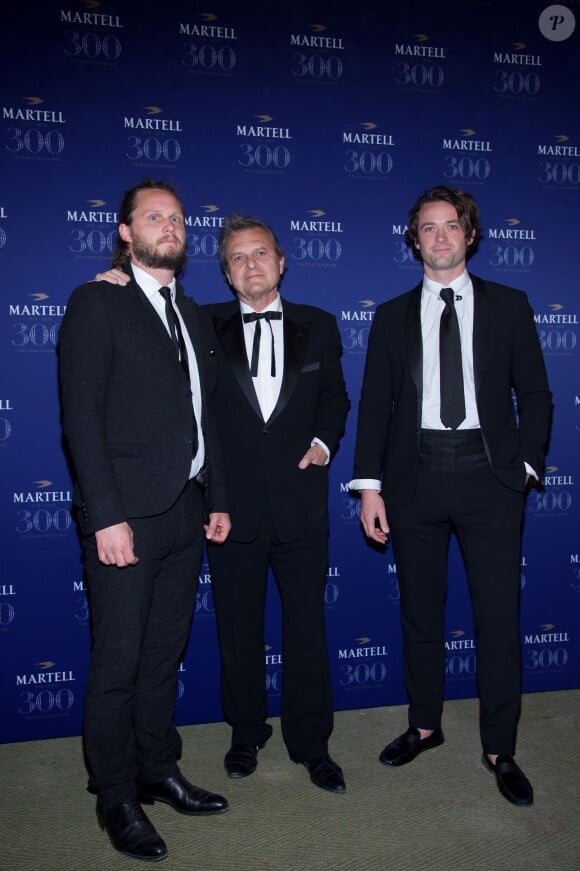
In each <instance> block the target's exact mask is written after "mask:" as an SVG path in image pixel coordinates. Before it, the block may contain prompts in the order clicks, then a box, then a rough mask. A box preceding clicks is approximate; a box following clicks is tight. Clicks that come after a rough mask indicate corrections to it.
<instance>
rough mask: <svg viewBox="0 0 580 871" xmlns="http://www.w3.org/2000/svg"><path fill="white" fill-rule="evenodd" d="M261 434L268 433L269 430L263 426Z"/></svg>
mask: <svg viewBox="0 0 580 871" xmlns="http://www.w3.org/2000/svg"><path fill="white" fill-rule="evenodd" d="M262 435H270V430H269V429H266V427H264V429H263V430H262Z"/></svg>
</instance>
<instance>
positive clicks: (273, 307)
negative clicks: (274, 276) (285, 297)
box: [240, 294, 282, 315]
mask: <svg viewBox="0 0 580 871" xmlns="http://www.w3.org/2000/svg"><path fill="white" fill-rule="evenodd" d="M240 310H241V312H242V314H243V315H245V314H249V313H250V312H253V311H255V309H253V308H252V306H251V305H248V304H247V303H246V302H243V301H242V300H240ZM261 311H262V312H281V311H282V297H281V296H280V294H278V295H277V296H276V299H275V300H273V301H272V302H271V303H270V305H267V306H266V308H264V309H262V310H261Z"/></svg>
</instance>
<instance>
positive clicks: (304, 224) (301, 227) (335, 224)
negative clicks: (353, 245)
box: [290, 209, 343, 233]
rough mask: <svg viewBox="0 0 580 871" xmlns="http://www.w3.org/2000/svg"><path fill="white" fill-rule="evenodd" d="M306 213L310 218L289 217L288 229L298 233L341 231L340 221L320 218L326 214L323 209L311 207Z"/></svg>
mask: <svg viewBox="0 0 580 871" xmlns="http://www.w3.org/2000/svg"><path fill="white" fill-rule="evenodd" d="M308 214H309V215H310V216H311V219H310V220H303V219H302V220H301V219H300V218H294V219H290V230H293V231H296V232H299V233H342V232H343V230H342V223H341V222H340V221H323V220H320V219H321V218H323V217H324V216H325V215H326V212H325V211H324V210H323V209H311V210H310V211H309V212H308Z"/></svg>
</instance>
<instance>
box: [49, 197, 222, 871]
mask: <svg viewBox="0 0 580 871" xmlns="http://www.w3.org/2000/svg"><path fill="white" fill-rule="evenodd" d="M119 219H120V221H119V227H118V234H119V238H118V248H117V252H116V254H115V257H114V260H113V263H114V265H116V266H118V267H120V268H121V269H122V270H123V271H122V272H121V278H122V283H126V285H127V286H126V287H123V288H119V287H115V283H117V282H116V281H115V283H111V282H107V283H103V284H97V283H96V282H89V283H88V284H84V285H82V286H81V287H78V288H77V289H76V290H75V291H74V293H73V294H72V296H71V298H70V300H69V302H68V305H67V311H66V315H65V317H64V319H63V323H62V327H61V330H60V336H59V354H60V378H61V388H62V411H63V428H64V432H65V436H66V439H67V442H68V446H69V448H70V453H71V456H72V462H73V465H74V470H75V476H76V485H75V491H74V503H75V506H76V508H77V512H78V522H79V528H80V533H81V538H82V544H83V552H84V565H85V576H86V583H87V588H88V596H89V603H90V610H91V626H92V630H93V647H92V652H91V664H90V669H89V676H88V680H87V689H86V700H85V717H84V738H85V750H86V756H87V759H88V762H89V766H90V769H91V775H92V788H93V790H96V791H97V793H98V798H97V815H98V819H99V823H100V825H101V827H102V828H104V829H105V830H106V831H107V833H108V835H109V838H110V840H111V843H112V844H113V846H114V847H115V848H116V849H117V850H119V851H120V852H121V853H124V854H125V855H128V856H130V857H131V858H134V859H141V860H145V861H157V860H160V859H164V858H165V857H166V856H167V847H166V845H165V843H164V842H163V840H162V839H161V837H160V836H159V834H158V833H157V831H156V830H155V828H154V826H153V824H152V823H151V821H150V820H149V818H148V817H147V816H146V814H145V813H144V811H143V809H142V807H141V804H142V803H147V804H152V803H153V802H155V801H161V802H164V803H166V804H169V805H170V806H171V807H173V808H174V809H175V810H177V811H178V812H179V813H183V814H190V815H200V816H201V815H206V814H217V813H223V812H224V811H227V810H228V803H227V801H226V800H225V798H222V796H220V795H215V794H213V793H210V792H207V791H206V790H205V789H200V788H199V787H196V786H193V785H192V784H191V783H189V781H188V780H186V778H185V777H184V776H183V774H182V773H181V772H180V770H179V768H178V766H177V760H178V758H179V756H180V753H181V739H180V736H179V734H178V732H177V729H176V728H175V725H174V723H173V711H174V704H175V691H176V685H177V670H178V667H179V663H180V661H181V657H182V656H183V654H184V651H185V646H186V644H187V639H188V635H189V629H190V626H191V619H192V615H193V610H194V605H195V599H196V587H197V578H198V576H199V566H200V561H201V555H202V549H203V543H204V538H206V539H207V540H208V541H213V542H216V546H217V543H220V542H222V543H223V542H224V541H225V539H226V538H227V535H228V532H229V529H230V520H229V516H228V514H227V513H225V512H226V511H227V503H226V490H225V482H224V470H223V461H222V458H221V450H220V448H219V445H218V440H217V436H216V426H215V421H214V419H213V416H212V405H211V398H210V397H211V393H212V391H213V390H214V388H215V381H216V374H217V373H216V369H217V362H216V353H215V337H214V336H213V331H212V327H211V323H210V322H209V319H208V316H207V315H206V314H205V313H204V312H203V311H202V310H201V309H199V308H198V306H196V304H195V303H194V302H193V300H191V299H188V298H187V297H185V295H184V293H183V288H182V287H181V285H180V284H179V282H177V281H176V278H175V276H176V273H179V272H180V270H181V268H182V267H183V264H184V262H185V222H184V212H183V206H182V204H181V202H180V200H179V199H178V197H177V195H176V193H175V191H174V189H173V188H172V187H171V186H170V185H168V184H166V183H164V182H152V181H149V180H145V181H144V182H142V183H141V184H139V185H137V186H136V187H134V188H131V190H129V191H127V192H126V194H125V197H124V199H123V202H122V204H121V208H120V210H119ZM119 283H121V282H119ZM204 523H205V535H204Z"/></svg>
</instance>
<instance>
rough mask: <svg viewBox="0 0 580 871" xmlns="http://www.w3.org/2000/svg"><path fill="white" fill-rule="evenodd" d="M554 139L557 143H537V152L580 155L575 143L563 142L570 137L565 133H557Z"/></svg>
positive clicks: (542, 153) (559, 155)
mask: <svg viewBox="0 0 580 871" xmlns="http://www.w3.org/2000/svg"><path fill="white" fill-rule="evenodd" d="M554 139H555V140H556V142H557V143H558V144H557V145H553V144H551V145H538V154H541V155H547V156H548V157H580V148H578V146H577V145H565V144H564V143H565V142H568V141H569V139H570V137H569V136H567V135H566V133H557V134H555V136H554ZM556 181H557V179H556Z"/></svg>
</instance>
